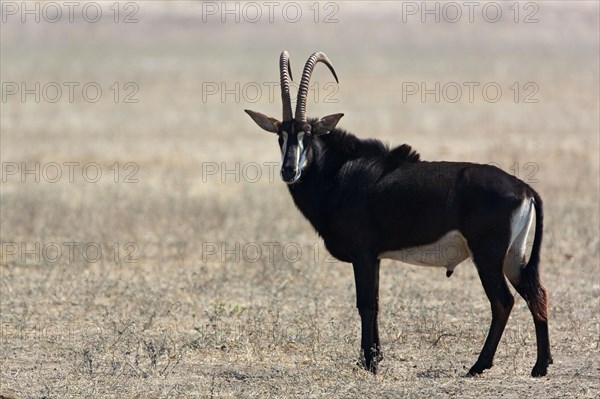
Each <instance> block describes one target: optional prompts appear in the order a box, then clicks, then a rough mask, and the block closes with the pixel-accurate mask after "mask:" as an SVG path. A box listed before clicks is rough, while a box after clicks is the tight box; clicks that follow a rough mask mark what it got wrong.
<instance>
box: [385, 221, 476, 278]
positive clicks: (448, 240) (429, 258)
mask: <svg viewBox="0 0 600 399" xmlns="http://www.w3.org/2000/svg"><path fill="white" fill-rule="evenodd" d="M469 256H471V252H470V251H469V248H468V246H467V240H466V239H465V237H463V235H462V234H460V232H459V231H458V230H452V231H450V232H448V233H446V234H445V235H444V236H443V237H442V238H440V239H439V240H437V241H436V242H433V243H431V244H426V245H421V246H418V247H411V248H406V249H401V250H398V251H386V252H382V253H380V254H379V256H378V258H379V259H384V258H385V259H394V260H399V261H401V262H404V263H409V264H411V265H417V266H435V267H445V268H446V269H448V272H447V274H451V273H452V272H453V271H454V268H455V267H456V266H457V265H458V264H460V263H461V262H462V261H464V260H465V259H467V258H468V257H469Z"/></svg>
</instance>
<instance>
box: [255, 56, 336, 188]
mask: <svg viewBox="0 0 600 399" xmlns="http://www.w3.org/2000/svg"><path fill="white" fill-rule="evenodd" d="M319 62H322V63H324V64H325V65H327V67H328V68H329V70H330V71H331V73H332V74H333V76H334V77H335V81H336V82H338V83H339V81H338V78H337V75H336V73H335V70H334V69H333V65H331V62H330V61H329V59H328V58H327V56H326V55H325V54H324V53H321V52H317V53H314V54H313V55H311V56H310V57H309V58H308V60H307V61H306V64H305V65H304V71H303V72H302V79H301V80H300V86H299V88H298V99H297V101H296V115H295V117H292V103H291V99H290V80H291V79H292V71H291V69H290V59H289V56H288V53H287V51H284V52H282V53H281V56H280V57H279V74H280V81H281V102H282V103H283V118H282V121H279V120H277V119H275V118H272V117H270V116H267V115H264V114H261V113H260V112H254V111H250V110H245V111H246V113H247V114H248V115H250V117H251V118H252V119H253V120H254V122H256V124H257V125H258V126H260V127H261V128H263V129H264V130H266V131H267V132H271V133H276V134H277V136H278V138H279V147H280V148H281V179H282V180H283V181H284V182H285V183H287V184H293V183H295V182H297V181H298V179H300V176H301V175H302V170H303V169H304V168H305V167H306V165H307V163H308V159H309V152H310V148H311V144H312V140H313V138H314V137H316V136H319V135H322V134H327V133H329V132H330V131H332V130H333V129H334V128H335V126H336V125H337V123H338V121H339V120H340V118H341V117H342V116H344V114H333V115H328V116H325V117H323V118H321V119H318V120H314V121H312V120H311V121H310V122H309V121H308V120H307V118H306V98H307V95H308V86H309V84H310V77H311V75H312V71H313V69H314V67H315V65H316V64H317V63H319Z"/></svg>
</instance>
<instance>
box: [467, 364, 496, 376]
mask: <svg viewBox="0 0 600 399" xmlns="http://www.w3.org/2000/svg"><path fill="white" fill-rule="evenodd" d="M492 366H493V364H492V363H491V362H490V363H479V362H477V363H475V364H474V365H473V367H471V369H470V370H469V372H468V373H467V377H474V376H476V375H480V374H481V373H483V370H487V369H491V368H492Z"/></svg>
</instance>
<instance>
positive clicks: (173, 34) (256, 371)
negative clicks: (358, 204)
mask: <svg viewBox="0 0 600 399" xmlns="http://www.w3.org/2000/svg"><path fill="white" fill-rule="evenodd" d="M1 6H2V9H1V11H2V24H1V33H2V35H1V36H2V38H1V39H0V44H1V72H0V73H1V80H2V101H1V104H0V105H1V145H0V157H1V161H2V182H1V192H0V200H1V204H0V215H1V226H0V227H1V236H2V237H1V241H2V254H1V255H2V259H1V263H0V272H1V273H0V283H1V284H0V290H1V296H0V297H1V302H0V321H1V322H2V326H3V327H2V348H1V349H0V359H1V360H0V373H1V374H0V381H1V382H0V388H1V389H4V390H14V391H15V392H17V393H19V394H20V395H22V396H23V397H42V396H44V397H83V396H86V395H87V396H88V397H110V396H111V395H113V396H114V397H134V396H135V395H142V396H145V397H149V396H148V395H149V394H150V392H152V394H153V395H156V396H157V397H173V396H174V397H177V396H180V397H194V395H196V396H202V395H203V394H200V393H201V392H203V393H206V392H211V394H214V396H217V397H229V396H231V397H240V396H259V395H266V396H277V395H284V396H288V397H292V396H295V395H298V396H303V395H309V396H310V395H314V396H319V395H328V396H335V395H339V396H340V397H344V396H345V397H348V396H353V395H358V394H361V393H364V392H365V391H364V390H365V389H368V392H370V393H376V394H381V395H386V394H387V395H389V394H390V393H392V392H395V393H396V394H397V393H398V392H404V393H405V394H406V395H404V396H408V395H410V394H412V395H416V396H422V395H441V394H443V393H445V394H447V395H450V396H452V395H454V396H463V397H464V396H470V395H472V394H474V392H477V391H476V389H477V386H476V385H473V384H472V383H471V382H464V381H461V379H458V378H457V376H458V375H459V374H460V372H461V371H462V367H463V366H464V367H468V366H470V363H471V362H472V361H474V360H475V356H476V354H477V353H478V351H479V348H480V345H481V343H482V342H483V339H484V334H485V329H486V328H487V323H488V319H489V315H488V304H487V299H486V298H485V296H484V294H483V290H482V289H481V286H480V283H479V281H478V278H477V275H476V272H475V270H474V268H473V267H472V265H471V264H469V265H468V266H464V265H463V266H461V267H459V268H458V270H457V271H458V273H455V275H454V276H453V278H452V279H450V280H447V279H446V278H445V276H444V275H443V274H444V273H442V272H439V271H438V270H431V269H422V268H418V267H413V266H406V265H402V264H399V263H397V262H391V261H386V262H385V263H384V267H383V270H382V273H383V276H382V284H383V286H382V312H383V314H382V316H381V317H382V322H381V324H382V327H381V328H382V331H384V332H383V334H385V335H384V338H383V340H384V345H385V347H386V349H387V350H388V352H387V353H386V355H389V356H388V357H387V359H388V361H387V362H386V367H387V369H386V370H387V371H384V375H385V377H384V381H379V382H376V381H375V380H372V379H369V378H368V377H367V376H363V375H362V374H360V373H359V374H356V373H357V372H356V371H353V367H352V364H353V362H354V360H355V358H356V356H357V348H358V337H359V331H358V330H359V324H358V317H357V315H356V311H355V309H354V292H353V289H354V286H353V280H352V273H351V268H350V267H349V265H345V264H341V263H338V262H335V261H333V260H332V259H330V258H329V257H328V256H327V254H326V251H325V249H324V247H323V245H322V243H321V241H320V239H319V237H317V236H316V234H315V233H314V231H313V230H312V228H311V227H310V226H309V224H308V222H306V221H305V220H304V219H303V218H302V217H301V215H300V213H299V212H298V211H297V210H296V209H295V207H294V205H293V203H292V201H291V198H290V197H289V194H288V193H287V189H286V187H285V185H284V184H283V183H282V182H280V181H279V176H278V174H279V170H278V163H279V160H280V155H279V149H278V146H277V144H276V139H275V137H274V136H273V135H270V134H268V133H266V132H264V131H262V130H260V129H259V128H258V127H257V126H256V125H255V124H254V123H253V122H252V121H251V119H250V118H249V117H248V116H247V115H246V114H245V113H244V112H243V110H244V109H252V110H255V111H259V112H262V113H265V114H268V115H271V116H274V117H277V118H281V102H280V93H279V85H278V80H279V75H278V58H279V54H280V53H281V51H283V50H287V51H288V52H289V53H290V58H291V66H292V72H293V75H294V77H295V79H296V80H299V78H300V75H301V71H302V67H303V65H304V62H305V61H306V59H307V58H308V57H309V56H310V54H312V53H313V52H314V51H323V52H325V53H326V54H327V55H328V56H329V58H330V60H331V61H332V63H333V65H334V67H335V68H336V71H337V74H338V76H339V78H340V83H339V85H337V84H335V81H334V80H333V77H332V76H331V74H330V73H329V71H328V70H327V68H325V67H324V66H323V65H319V66H317V68H316V69H315V72H314V74H313V78H312V85H311V90H310V95H309V101H308V114H309V115H313V116H323V115H328V114H332V113H337V112H343V113H345V116H344V118H343V119H342V120H341V122H340V127H343V128H345V129H347V130H349V131H351V132H353V133H355V134H356V135H358V136H359V137H361V138H367V137H373V138H378V139H381V140H383V141H385V142H386V143H389V144H392V145H396V144H401V143H409V144H410V145H412V146H413V147H414V148H416V149H417V150H418V151H419V152H420V154H421V157H422V159H425V160H460V161H467V160H468V161H473V162H481V163H494V164H496V165H498V166H499V167H501V168H502V169H504V170H506V171H507V172H509V173H512V174H515V175H517V176H518V177H520V178H521V179H523V180H524V181H526V182H527V183H528V184H530V185H531V186H532V187H533V188H534V189H536V190H537V191H538V192H540V194H541V196H542V198H543V199H544V204H545V213H546V231H545V242H544V250H543V259H544V261H543V262H544V263H543V265H542V269H543V277H544V281H545V282H546V285H547V287H548V289H549V292H550V298H551V311H550V313H551V318H552V319H553V320H556V321H555V322H554V323H553V324H552V327H551V328H552V336H553V337H554V345H556V347H555V348H554V350H555V352H557V353H559V354H562V355H559V356H556V358H557V363H558V365H555V366H554V368H551V371H550V373H551V374H552V373H554V371H555V370H560V371H557V374H558V376H557V377H556V378H554V379H553V380H552V381H549V382H546V383H545V385H540V386H538V387H537V388H534V389H542V388H544V389H550V388H551V389H553V390H554V391H552V392H554V393H556V396H560V395H561V394H560V392H563V393H564V394H567V392H568V395H575V396H581V397H584V396H590V397H593V396H595V395H596V394H598V382H597V380H598V379H597V377H598V375H599V372H600V368H599V367H600V366H599V364H598V360H597V359H598V348H599V346H598V342H600V338H599V335H598V331H599V330H598V328H599V324H598V310H599V309H598V306H599V303H598V296H599V295H600V283H599V281H598V271H599V264H598V259H599V258H598V256H599V248H598V246H599V241H598V240H599V239H598V237H599V231H598V226H599V218H598V200H599V198H598V196H599V195H598V194H599V193H598V187H599V186H598V177H599V152H598V149H599V134H598V133H599V125H598V124H599V105H600V104H599V95H598V92H599V67H600V65H599V50H598V49H599V44H600V43H599V13H598V10H599V9H598V3H597V2H595V1H569V2H567V1H564V2H560V1H553V2H541V1H538V2H473V3H472V4H471V3H469V2H410V1H408V2H367V1H358V2H221V1H218V2H211V1H205V2H200V1H198V2H192V1H172V2H171V1H169V2H167V1H147V2H144V1H135V2H81V3H77V4H76V5H69V4H68V2H26V3H23V2H11V1H3V2H2V3H1ZM293 87H296V86H293ZM293 93H295V90H293ZM293 96H294V94H293ZM293 102H295V99H293ZM69 243H70V244H69ZM267 243H275V244H272V245H271V247H269V244H267ZM269 248H275V249H274V250H271V251H270V250H269ZM289 251H292V252H289ZM438 272H439V273H438ZM299 304H300V305H301V306H298V305H299ZM467 305H468V306H467ZM240 326H241V327H240ZM282 326H287V327H286V328H283V327H282ZM459 330H460V332H459ZM315 331H317V332H315ZM506 334H507V336H506V337H505V339H503V341H502V342H501V345H500V347H501V348H500V349H499V352H498V355H497V357H498V360H497V361H496V364H498V365H503V366H502V367H498V366H497V367H498V368H499V370H498V371H495V373H496V374H493V373H494V372H491V376H488V375H486V376H485V379H486V381H485V384H487V385H486V386H488V387H489V388H490V389H492V391H493V390H498V389H501V387H502V383H503V381H504V380H505V379H506V377H507V375H508V376H510V378H511V380H512V381H514V384H515V390H516V391H515V392H520V391H519V389H521V388H523V387H526V386H527V384H528V382H527V381H528V380H527V379H525V377H526V375H528V373H529V369H530V367H531V366H532V365H533V362H534V357H535V354H534V334H533V325H532V323H531V321H530V319H529V315H528V312H527V311H526V306H525V305H524V303H523V302H522V301H520V302H518V306H516V307H515V310H514V313H513V316H512V317H511V320H510V322H509V326H508V328H507V332H506ZM442 336H443V337H446V338H444V339H441V341H440V339H438V338H439V337H442ZM436 339H437V341H436ZM434 343H435V344H434ZM503 346H504V349H502V347H503ZM434 347H435V350H432V349H431V348H434ZM507 348H508V349H507ZM339 364H342V366H339ZM413 366H414V367H413ZM148 377H150V378H148ZM488 377H489V378H488ZM519 378H522V380H519ZM82 381H92V382H94V384H93V385H91V386H90V385H86V384H83V383H82ZM307 381H311V384H312V385H311V386H310V387H307V383H306V382H307ZM415 381H416V382H415ZM441 387H443V389H444V390H441V389H442V388H441ZM471 389H474V390H475V391H471ZM523 389H525V388H523ZM307 390H308V391H309V392H308V394H307ZM492 391H490V392H492ZM524 392H529V393H530V391H524ZM536 392H537V394H536V395H537V396H540V397H543V396H544V395H543V391H539V392H538V391H536ZM538 394H539V395H538ZM120 395H121V396H120ZM206 395H208V394H206ZM519 395H520V394H519ZM304 397H305V396H304Z"/></svg>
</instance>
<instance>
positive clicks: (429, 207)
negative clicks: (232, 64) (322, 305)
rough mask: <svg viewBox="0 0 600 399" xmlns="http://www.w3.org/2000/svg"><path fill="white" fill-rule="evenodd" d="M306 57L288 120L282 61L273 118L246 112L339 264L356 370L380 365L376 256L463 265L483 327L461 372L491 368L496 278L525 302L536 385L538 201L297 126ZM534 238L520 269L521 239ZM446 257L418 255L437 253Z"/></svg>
mask: <svg viewBox="0 0 600 399" xmlns="http://www.w3.org/2000/svg"><path fill="white" fill-rule="evenodd" d="M319 62H322V63H324V64H325V65H327V67H328V68H329V69H330V70H331V72H332V73H333V75H334V77H335V79H336V81H337V80H338V79H337V75H336V73H335V70H334V69H333V66H332V65H331V62H330V61H329V59H328V58H327V56H326V55H325V54H323V53H320V52H317V53H314V54H313V55H311V56H310V58H309V59H308V61H307V62H306V64H305V66H304V71H303V73H302V78H301V80H300V85H299V89H298V98H297V103H296V113H295V115H294V116H292V106H291V99H290V89H289V84H290V79H291V71H290V66H289V57H288V53H287V52H286V51H284V52H283V53H282V54H281V57H280V59H279V70H280V78H281V99H282V102H283V120H282V121H279V120H277V119H275V118H272V117H268V116H266V115H263V114H261V113H258V112H254V111H249V110H246V112H247V113H248V114H249V115H250V117H252V119H253V120H254V122H256V123H257V124H258V126H260V127H261V128H263V129H264V130H266V131H268V132H271V133H275V134H277V137H278V140H279V146H280V149H281V156H282V165H281V178H282V179H283V181H284V182H285V183H287V185H288V189H289V192H290V194H291V196H292V198H293V200H294V203H295V204H296V206H297V207H298V209H299V210H300V212H302V214H303V215H304V217H305V218H306V219H308V221H309V222H310V223H311V224H312V226H313V227H314V228H315V230H316V231H317V232H318V233H319V234H320V235H321V237H323V240H324V242H325V246H326V247H327V249H328V251H329V252H330V253H331V255H333V256H334V257H335V258H337V259H339V260H340V261H343V262H351V263H352V265H353V268H354V278H355V283H356V302H357V307H358V312H359V314H360V319H361V351H362V365H363V366H364V367H365V368H366V369H367V370H370V371H372V372H373V373H375V372H376V371H377V365H378V362H379V361H380V360H381V359H382V358H383V355H382V351H381V345H380V340H379V331H378V323H377V315H378V311H379V305H378V302H379V301H378V297H379V264H380V259H382V258H388V259H396V260H400V261H403V262H407V263H412V264H417V265H423V266H438V267H443V268H446V275H447V276H448V277H450V275H451V274H452V272H453V271H454V268H455V267H456V266H457V265H458V264H459V263H461V262H462V261H464V260H465V259H467V258H468V257H471V258H472V259H473V262H474V264H475V266H476V267H477V272H478V273H479V277H480V279H481V283H482V284H483V288H484V289H485V293H486V295H487V297H488V299H489V301H490V304H491V308H492V323H491V326H490V330H489V333H488V336H487V338H486V340H485V343H484V345H483V349H482V350H481V353H480V355H479V358H478V359H477V361H476V362H475V364H474V365H473V367H471V369H470V370H469V375H476V374H481V373H482V372H483V371H484V370H485V369H489V368H491V367H492V362H493V358H494V354H495V352H496V348H497V347H498V343H499V342H500V338H501V336H502V333H503V331H504V328H505V326H506V322H507V320H508V316H509V314H510V311H511V309H512V307H513V304H514V298H513V296H512V295H511V292H510V290H509V288H508V285H507V283H506V279H505V277H506V278H508V281H510V283H511V284H512V285H513V287H514V288H515V289H516V290H517V292H518V293H519V294H520V295H521V296H522V297H523V298H524V299H525V300H526V301H527V305H528V306H529V309H530V310H531V314H532V315H533V320H534V324H535V332H536V339H537V361H536V363H535V366H534V367H533V370H532V372H531V375H532V376H534V377H540V376H544V375H546V373H547V369H548V365H549V364H551V363H552V356H551V354H550V343H549V338H548V295H547V292H546V289H545V288H544V287H543V286H542V284H541V281H540V274H539V262H540V247H541V244H542V231H543V219H544V218H543V211H542V200H541V198H540V196H539V195H538V194H537V193H536V192H535V191H534V190H533V189H532V188H531V187H529V186H528V185H527V184H525V183H524V182H523V181H521V180H519V179H517V178H516V177H514V176H511V175H509V174H508V173H505V172H504V171H502V170H501V169H499V168H496V167H494V166H491V165H480V164H473V163H466V162H426V161H422V160H421V159H420V156H419V154H418V153H417V152H415V151H414V150H413V149H412V148H411V147H410V146H408V145H406V144H403V145H401V146H398V147H393V148H389V147H388V146H386V145H384V144H383V143H382V142H381V141H379V140H374V139H359V138H357V137H356V136H354V135H352V134H350V133H348V132H346V131H345V130H343V129H340V128H337V127H336V126H337V124H338V122H339V120H340V118H341V117H342V116H343V114H333V115H329V116H325V117H323V118H320V119H318V118H310V119H307V117H306V98H307V93H308V87H309V82H310V77H311V74H312V71H313V69H314V67H315V65H316V64H317V63H319ZM534 218H535V225H536V227H535V236H534V241H533V247H532V251H531V255H530V257H529V260H528V261H527V260H526V242H527V235H528V234H529V230H530V228H531V225H532V222H533V219H534ZM449 246H452V247H453V248H454V252H453V253H454V255H453V256H452V258H450V257H448V256H439V254H438V256H435V257H433V258H431V257H430V258H427V257H423V256H422V254H425V253H432V252H435V251H436V250H437V251H439V248H448V247H449Z"/></svg>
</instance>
